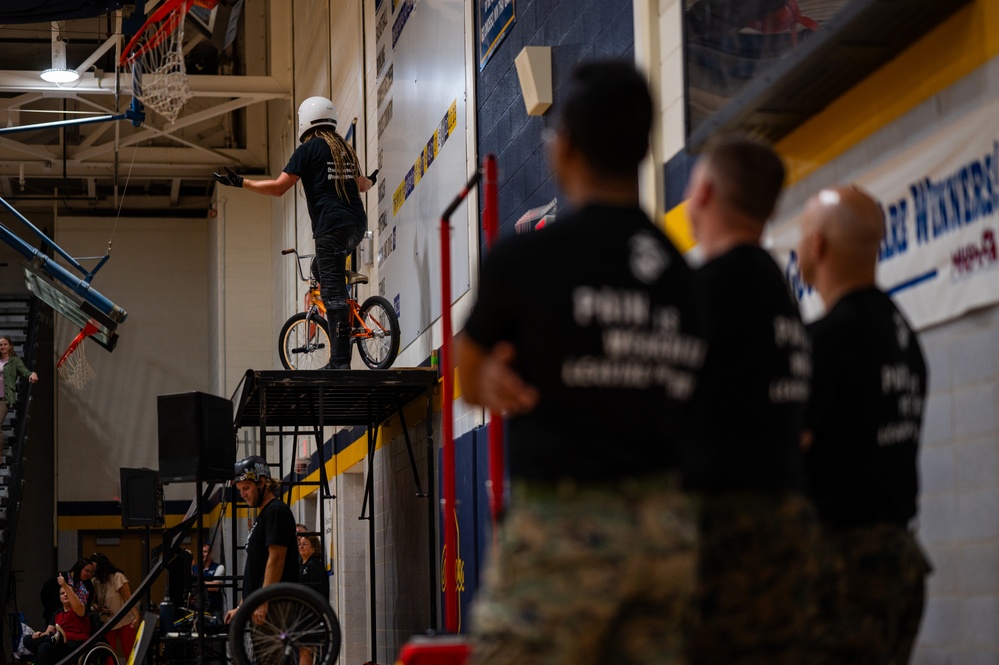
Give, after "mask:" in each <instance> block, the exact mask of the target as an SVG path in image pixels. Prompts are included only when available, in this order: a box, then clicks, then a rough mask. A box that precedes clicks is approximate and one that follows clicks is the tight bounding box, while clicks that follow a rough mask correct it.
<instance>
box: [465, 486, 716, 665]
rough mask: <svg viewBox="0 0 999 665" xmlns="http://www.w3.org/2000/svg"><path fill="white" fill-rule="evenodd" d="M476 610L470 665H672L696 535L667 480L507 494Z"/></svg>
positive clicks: (678, 658)
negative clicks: (495, 548)
mask: <svg viewBox="0 0 999 665" xmlns="http://www.w3.org/2000/svg"><path fill="white" fill-rule="evenodd" d="M499 538H500V540H499V544H498V551H497V552H495V553H494V556H493V557H492V560H491V561H490V562H489V564H488V567H487V570H486V573H485V577H484V583H483V587H482V590H481V591H480V594H479V598H478V599H477V600H476V602H475V605H474V608H473V610H472V638H473V639H472V658H471V662H472V663H473V664H474V665H502V664H506V663H510V664H516V665H535V664H537V665H589V664H592V665H598V664H599V665H614V664H621V665H675V664H681V663H685V662H686V661H685V660H684V659H683V658H684V656H683V653H684V646H683V641H682V634H683V631H682V627H683V622H684V621H685V616H686V613H687V611H688V608H689V604H690V599H691V594H692V593H693V580H694V567H695V561H696V549H695V548H696V538H697V529H696V523H695V522H694V519H693V513H692V511H691V510H690V506H689V503H688V500H687V499H686V498H685V497H684V496H683V495H682V494H680V492H679V491H678V490H676V489H673V488H672V485H671V483H669V482H668V480H667V479H666V478H663V479H662V481H661V482H660V481H655V482H652V481H642V482H641V483H640V484H632V483H628V482H623V483H621V484H620V485H619V486H618V485H601V486H598V487H592V486H583V487H577V486H574V485H571V484H570V485H561V486H559V487H558V488H555V487H547V488H538V487H536V486H530V487H525V486H516V485H515V487H514V496H513V501H512V502H511V511H510V513H509V514H508V515H507V517H506V519H505V521H504V523H503V525H502V527H501V531H500V536H499Z"/></svg>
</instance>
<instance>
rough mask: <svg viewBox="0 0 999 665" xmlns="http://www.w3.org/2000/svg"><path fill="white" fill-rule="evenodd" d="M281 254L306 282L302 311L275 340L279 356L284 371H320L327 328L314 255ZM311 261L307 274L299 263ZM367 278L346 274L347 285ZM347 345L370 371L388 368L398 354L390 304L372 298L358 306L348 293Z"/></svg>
mask: <svg viewBox="0 0 999 665" xmlns="http://www.w3.org/2000/svg"><path fill="white" fill-rule="evenodd" d="M281 253H282V254H294V255H295V258H296V259H297V261H298V274H299V277H300V278H301V280H302V281H303V282H306V283H308V285H309V290H308V292H307V293H306V295H305V311H304V312H298V313H296V314H294V315H293V316H292V317H291V318H290V319H288V320H287V321H286V322H285V324H284V326H282V327H281V334H280V335H279V337H278V354H279V355H280V356H281V364H282V365H284V368H285V369H322V368H323V367H325V366H326V365H327V363H329V361H330V348H331V344H330V338H329V328H327V327H326V305H324V304H323V300H322V298H321V297H320V296H319V275H318V271H317V270H316V263H315V254H299V253H298V250H297V249H295V248H291V249H285V250H282V251H281ZM305 259H312V262H311V264H310V269H309V275H308V276H306V275H305V271H304V270H303V269H302V261H303V260H305ZM367 283H368V276H367V275H362V274H361V273H358V272H354V271H353V270H348V271H347V285H348V286H353V285H355V284H367ZM347 308H348V310H349V315H348V316H349V318H348V321H349V322H350V342H351V344H357V352H358V353H359V354H360V356H361V360H362V361H364V364H365V365H367V366H368V367H370V368H371V369H388V368H389V367H391V366H392V363H393V362H395V359H396V356H398V355H399V317H398V316H396V313H395V309H394V308H393V307H392V304H391V303H390V302H389V301H388V300H386V299H385V298H383V297H381V296H371V297H369V298H368V299H367V300H365V301H364V302H363V303H361V304H360V305H358V304H357V298H356V297H355V294H354V293H353V290H351V291H349V292H348V294H347Z"/></svg>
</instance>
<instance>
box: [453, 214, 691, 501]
mask: <svg viewBox="0 0 999 665" xmlns="http://www.w3.org/2000/svg"><path fill="white" fill-rule="evenodd" d="M689 279H690V270H689V268H688V266H687V264H686V262H685V261H684V259H683V257H682V256H681V255H680V253H679V252H678V251H677V250H676V248H675V247H674V246H673V245H672V244H671V243H670V241H669V240H668V239H667V238H666V236H665V234H663V232H662V231H661V230H660V229H658V228H656V227H655V226H654V225H653V224H652V223H651V222H650V221H649V219H648V217H647V216H646V215H645V213H644V212H642V211H641V210H640V209H639V208H636V207H612V206H598V205H591V206H587V207H585V208H583V209H581V210H579V211H578V212H576V213H574V214H571V215H568V216H566V217H564V218H560V219H559V220H558V222H557V223H555V224H552V225H549V226H547V227H546V228H544V229H542V230H540V231H534V232H532V233H530V234H527V235H523V236H515V237H511V238H507V239H505V240H503V241H502V242H500V243H499V244H498V245H497V246H496V247H495V249H494V250H493V251H492V252H491V253H490V254H489V255H488V256H487V257H486V260H485V261H484V263H483V266H482V274H481V281H480V286H479V295H478V300H477V302H476V304H475V306H474V308H473V311H472V313H471V315H470V317H469V319H468V322H467V324H466V326H465V334H467V335H468V336H469V337H470V338H471V339H472V340H473V341H475V342H477V343H478V344H479V345H481V346H483V347H485V348H487V349H489V348H491V347H492V346H493V345H494V344H496V343H497V342H499V341H508V342H511V343H512V344H513V346H514V347H515V348H516V351H517V358H516V364H515V369H516V371H517V372H518V373H519V374H520V375H521V376H522V377H523V378H524V380H525V381H527V383H529V384H531V385H533V386H535V387H537V388H538V390H539V392H540V395H541V397H540V400H539V402H538V405H537V406H536V408H535V409H534V410H533V411H532V412H530V413H527V414H524V415H520V416H516V417H513V418H511V419H510V420H509V423H508V452H509V466H510V473H511V475H512V477H514V478H516V479H528V480H538V481H554V480H558V479H562V478H570V479H574V480H578V481H584V482H589V481H603V480H610V481H613V480H618V479H621V478H629V477H642V476H646V475H648V474H655V473H662V472H664V471H666V470H670V469H673V468H675V465H676V451H675V444H674V440H673V438H674V434H673V432H672V430H671V425H672V423H673V421H675V414H674V413H673V410H674V409H675V408H676V406H677V405H678V404H682V403H684V402H686V401H687V400H688V399H689V394H690V392H691V391H692V389H693V381H694V378H695V377H694V374H693V372H692V371H690V367H691V366H693V365H696V364H697V363H698V362H699V360H700V358H701V357H702V356H703V344H702V343H700V341H699V340H697V339H695V338H693V337H691V336H689V335H686V334H684V332H685V327H684V326H685V324H686V316H687V314H688V312H689V309H690V305H689V297H690V287H689Z"/></svg>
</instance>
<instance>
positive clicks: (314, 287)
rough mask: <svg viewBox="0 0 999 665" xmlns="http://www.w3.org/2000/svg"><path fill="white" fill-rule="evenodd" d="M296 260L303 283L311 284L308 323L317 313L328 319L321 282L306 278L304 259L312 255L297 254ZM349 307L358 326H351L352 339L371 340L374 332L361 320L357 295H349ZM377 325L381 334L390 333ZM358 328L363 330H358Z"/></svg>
mask: <svg viewBox="0 0 999 665" xmlns="http://www.w3.org/2000/svg"><path fill="white" fill-rule="evenodd" d="M296 258H297V259H298V272H299V274H300V275H301V276H302V281H307V282H309V290H308V292H307V293H306V294H305V312H306V321H308V322H310V323H311V321H312V317H313V316H315V315H316V314H317V313H318V314H319V316H322V317H323V318H326V303H324V302H323V299H322V296H321V295H320V291H319V282H316V281H315V280H314V279H312V277H308V278H307V277H305V272H304V271H303V270H302V259H311V258H312V255H309V254H306V255H305V256H301V255H298V254H297V253H296ZM355 288H356V287H355ZM347 307H348V308H349V310H350V314H349V319H350V320H351V321H356V322H357V326H351V333H350V339H351V340H355V339H370V338H371V337H373V336H374V331H373V330H372V329H371V328H369V327H368V326H367V324H365V323H364V319H362V318H361V308H360V307H359V306H358V304H357V297H356V296H355V295H353V294H348V295H347ZM375 325H377V326H378V328H379V329H380V330H381V332H383V333H387V332H389V331H388V330H386V329H385V327H384V326H382V325H381V324H380V323H378V322H377V321H376V322H375ZM358 327H360V328H361V329H363V330H358ZM311 331H312V330H311V328H310V329H309V332H311Z"/></svg>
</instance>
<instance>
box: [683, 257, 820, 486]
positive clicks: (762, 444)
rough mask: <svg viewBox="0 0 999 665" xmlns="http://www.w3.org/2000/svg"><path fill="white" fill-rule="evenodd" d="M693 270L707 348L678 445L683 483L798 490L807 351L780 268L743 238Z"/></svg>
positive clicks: (801, 475) (808, 361)
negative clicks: (686, 425) (686, 428)
mask: <svg viewBox="0 0 999 665" xmlns="http://www.w3.org/2000/svg"><path fill="white" fill-rule="evenodd" d="M694 278H695V285H696V293H697V297H698V304H699V316H698V319H699V325H700V326H702V331H703V334H704V335H705V336H706V338H707V343H708V352H707V358H706V360H705V363H704V369H703V371H702V373H701V375H700V377H699V379H698V387H697V393H696V395H695V398H694V403H693V405H692V409H691V410H690V412H689V413H690V416H691V419H690V421H689V425H690V432H689V435H688V437H686V440H685V444H684V445H683V464H682V467H683V474H684V486H685V487H686V488H687V489H689V490H693V491H699V492H766V493H782V492H798V491H803V490H804V471H803V468H802V467H803V462H802V459H801V452H800V437H801V425H802V421H803V417H804V411H805V401H806V399H807V397H808V380H809V377H810V373H811V357H810V353H809V347H808V338H807V334H806V332H805V328H804V326H803V325H802V323H801V318H800V316H799V314H798V308H797V305H795V303H794V301H793V300H792V299H791V295H790V293H789V291H788V288H787V284H786V282H785V281H784V277H783V275H782V273H781V271H780V268H778V267H777V264H776V263H774V260H773V259H772V258H771V257H770V255H769V254H768V253H767V252H766V251H764V250H763V249H761V248H760V247H756V246H752V245H740V246H737V247H735V248H733V249H732V250H730V251H728V252H726V253H725V254H723V255H721V256H718V257H716V258H714V259H712V260H711V261H709V262H707V263H706V264H705V265H704V266H702V267H701V268H700V269H698V270H697V271H696V272H695V275H694Z"/></svg>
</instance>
